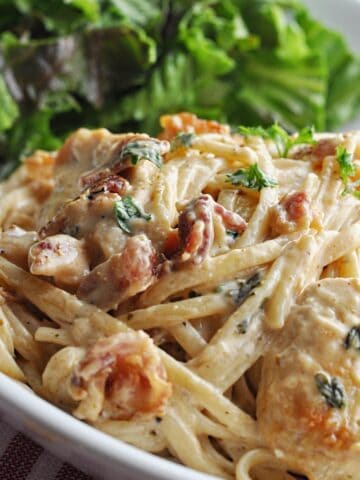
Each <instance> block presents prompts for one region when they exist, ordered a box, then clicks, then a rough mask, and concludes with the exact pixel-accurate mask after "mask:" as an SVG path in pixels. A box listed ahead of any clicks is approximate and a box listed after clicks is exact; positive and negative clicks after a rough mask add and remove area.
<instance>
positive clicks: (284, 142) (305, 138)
mask: <svg viewBox="0 0 360 480" xmlns="http://www.w3.org/2000/svg"><path fill="white" fill-rule="evenodd" d="M239 132H240V133H241V134H242V135H244V136H258V137H262V138H265V139H269V140H273V142H274V143H275V145H276V149H277V151H278V154H279V157H286V156H287V155H288V153H289V151H290V150H291V149H292V147H294V146H295V145H303V144H308V145H314V144H315V143H316V140H315V139H314V133H315V129H314V127H304V128H303V129H302V130H300V132H299V133H298V135H297V136H296V137H293V136H290V135H289V134H288V133H287V132H286V130H284V129H283V128H282V127H280V125H278V124H277V123H275V124H274V125H271V126H270V127H268V128H263V127H239Z"/></svg>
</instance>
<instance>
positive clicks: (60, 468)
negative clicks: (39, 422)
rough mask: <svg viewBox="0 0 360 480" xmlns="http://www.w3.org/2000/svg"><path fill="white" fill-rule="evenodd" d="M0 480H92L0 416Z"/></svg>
mask: <svg viewBox="0 0 360 480" xmlns="http://www.w3.org/2000/svg"><path fill="white" fill-rule="evenodd" d="M0 479H1V480H93V479H92V477H89V476H88V475H85V474H84V473H82V472H80V471H79V470H77V469H76V468H74V467H73V466H71V465H70V464H68V463H64V462H62V461H61V460H59V459H58V458H56V457H54V456H53V455H51V454H50V453H48V452H46V451H45V450H44V449H43V448H42V447H40V446H39V445H37V444H36V443H34V442H33V441H32V440H30V439H29V438H27V437H25V435H23V434H22V433H20V432H17V431H16V430H14V429H13V428H11V427H10V426H9V425H7V423H6V422H5V421H4V418H3V417H2V418H1V417H0Z"/></svg>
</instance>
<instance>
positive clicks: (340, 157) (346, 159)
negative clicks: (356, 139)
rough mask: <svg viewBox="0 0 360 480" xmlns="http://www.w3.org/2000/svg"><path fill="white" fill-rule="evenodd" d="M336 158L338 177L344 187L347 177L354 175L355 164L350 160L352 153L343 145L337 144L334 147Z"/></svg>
mask: <svg viewBox="0 0 360 480" xmlns="http://www.w3.org/2000/svg"><path fill="white" fill-rule="evenodd" d="M336 160H337V162H338V164H339V169H340V178H341V180H342V181H343V183H344V185H345V187H346V186H347V184H348V181H349V177H352V176H353V175H355V165H354V164H353V161H352V155H351V153H350V152H348V151H347V150H346V148H345V147H344V146H343V145H338V146H337V148H336Z"/></svg>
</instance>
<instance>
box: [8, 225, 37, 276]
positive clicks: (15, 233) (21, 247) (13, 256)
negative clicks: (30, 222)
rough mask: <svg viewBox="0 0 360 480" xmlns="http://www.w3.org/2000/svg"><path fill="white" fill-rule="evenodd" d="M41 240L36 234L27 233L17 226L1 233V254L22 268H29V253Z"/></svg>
mask: <svg viewBox="0 0 360 480" xmlns="http://www.w3.org/2000/svg"><path fill="white" fill-rule="evenodd" d="M38 239H39V237H38V234H37V233H36V232H27V231H26V230H23V229H22V228H20V227H17V226H16V225H14V226H12V227H11V228H8V229H7V230H5V231H4V232H0V254H1V255H4V257H5V258H7V259H8V260H10V262H13V263H15V265H18V266H19V267H21V268H27V265H28V262H27V258H28V251H29V248H30V247H31V245H32V244H33V243H35V242H36V241H37V240H38Z"/></svg>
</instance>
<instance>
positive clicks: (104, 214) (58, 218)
mask: <svg viewBox="0 0 360 480" xmlns="http://www.w3.org/2000/svg"><path fill="white" fill-rule="evenodd" d="M129 188H130V185H129V183H128V182H127V180H125V179H124V178H122V177H120V176H117V175H109V176H108V177H106V178H102V179H97V181H96V182H95V183H94V184H93V185H92V186H91V187H89V188H87V189H86V190H85V191H84V192H83V193H82V194H81V195H80V196H78V197H77V198H75V199H74V200H71V201H70V202H67V203H65V205H63V206H62V208H61V209H60V210H59V212H58V213H57V214H56V215H55V216H54V217H53V218H52V219H51V220H50V221H49V222H48V223H47V224H46V225H45V226H44V227H43V228H41V230H40V237H41V238H45V237H47V236H48V235H55V234H56V233H66V234H68V235H72V236H74V237H77V238H83V237H86V236H87V235H88V234H91V233H92V232H93V231H94V229H95V227H96V225H97V224H98V222H99V221H104V220H106V222H107V223H109V227H110V226H111V225H114V224H115V215H114V204H115V202H116V201H117V200H120V198H121V196H122V195H125V194H126V193H127V191H128V189H129Z"/></svg>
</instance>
